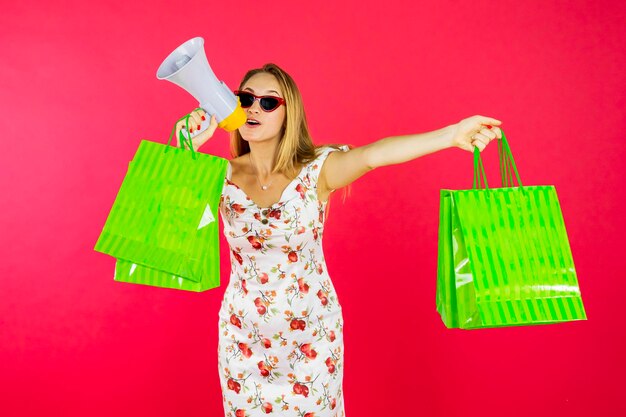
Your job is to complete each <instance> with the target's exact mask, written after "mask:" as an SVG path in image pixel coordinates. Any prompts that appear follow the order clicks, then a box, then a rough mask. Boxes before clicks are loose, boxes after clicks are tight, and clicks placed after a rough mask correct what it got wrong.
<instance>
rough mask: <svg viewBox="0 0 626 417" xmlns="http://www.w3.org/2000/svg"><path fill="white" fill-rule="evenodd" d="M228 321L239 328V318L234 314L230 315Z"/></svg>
mask: <svg viewBox="0 0 626 417" xmlns="http://www.w3.org/2000/svg"><path fill="white" fill-rule="evenodd" d="M230 322H231V323H232V324H233V325H235V326H237V327H239V328H240V329H241V320H239V317H237V316H236V315H234V314H231V316H230Z"/></svg>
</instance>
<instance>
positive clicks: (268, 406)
mask: <svg viewBox="0 0 626 417" xmlns="http://www.w3.org/2000/svg"><path fill="white" fill-rule="evenodd" d="M261 408H263V412H264V413H265V414H269V413H271V412H272V404H271V403H268V402H267V401H266V402H264V403H263V405H262V406H261Z"/></svg>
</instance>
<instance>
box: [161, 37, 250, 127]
mask: <svg viewBox="0 0 626 417" xmlns="http://www.w3.org/2000/svg"><path fill="white" fill-rule="evenodd" d="M157 78H158V79H159V80H167V81H170V82H173V83H174V84H176V85H177V86H179V87H181V88H182V89H183V90H185V91H187V92H188V93H189V94H191V95H192V96H193V97H194V98H195V99H196V100H198V103H199V104H200V107H202V109H204V111H206V112H207V113H208V114H210V115H215V118H216V119H217V122H218V126H219V127H221V128H223V129H224V130H227V131H229V132H231V131H233V130H235V129H238V128H239V127H241V126H242V125H243V124H244V123H245V122H246V113H245V112H244V111H243V109H242V108H241V104H240V103H239V97H237V96H235V94H234V93H233V92H232V91H230V89H229V88H228V87H227V86H226V84H224V82H222V81H219V80H218V79H217V77H216V76H215V74H213V71H212V70H211V67H210V66H209V62H208V61H207V59H206V54H205V53H204V39H203V38H201V37H197V38H193V39H190V40H188V41H187V42H185V43H183V44H182V45H180V46H179V47H178V48H176V49H175V50H174V52H172V53H171V54H169V55H168V56H167V58H165V60H164V61H163V62H162V63H161V65H160V66H159V69H158V70H157ZM210 119H211V118H210V117H208V118H207V119H206V120H205V121H204V122H202V126H201V127H200V130H199V131H197V132H193V133H192V134H191V136H190V135H189V133H188V132H185V136H186V137H187V138H190V137H194V136H196V135H197V134H199V133H200V132H202V131H204V130H205V129H206V128H207V127H209V123H210V122H211V120H210Z"/></svg>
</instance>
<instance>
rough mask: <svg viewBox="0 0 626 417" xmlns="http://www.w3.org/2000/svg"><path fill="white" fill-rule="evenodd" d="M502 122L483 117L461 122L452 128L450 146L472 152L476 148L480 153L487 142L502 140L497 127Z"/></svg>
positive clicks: (477, 116) (469, 118) (500, 131)
mask: <svg viewBox="0 0 626 417" xmlns="http://www.w3.org/2000/svg"><path fill="white" fill-rule="evenodd" d="M501 124H502V122H501V121H500V120H497V119H493V118H491V117H485V116H479V115H476V116H472V117H468V118H467V119H463V120H461V121H460V122H459V123H457V124H456V125H453V128H452V146H455V147H458V148H461V149H464V150H466V151H470V152H474V147H475V146H476V147H478V149H479V150H480V152H482V151H483V150H484V149H485V148H486V147H487V145H488V144H489V142H491V140H492V139H495V138H498V139H500V138H502V130H500V128H499V127H496V126H499V125H501Z"/></svg>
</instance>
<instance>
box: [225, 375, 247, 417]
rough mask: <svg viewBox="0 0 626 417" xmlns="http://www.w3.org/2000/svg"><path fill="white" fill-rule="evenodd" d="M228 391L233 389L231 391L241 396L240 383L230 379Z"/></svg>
mask: <svg viewBox="0 0 626 417" xmlns="http://www.w3.org/2000/svg"><path fill="white" fill-rule="evenodd" d="M228 389H231V390H233V391H235V392H236V393H237V394H239V390H241V385H240V384H239V382H237V381H235V380H234V379H232V378H229V379H228ZM242 411H243V410H242ZM244 412H245V411H244ZM244 415H245V414H244Z"/></svg>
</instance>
